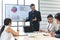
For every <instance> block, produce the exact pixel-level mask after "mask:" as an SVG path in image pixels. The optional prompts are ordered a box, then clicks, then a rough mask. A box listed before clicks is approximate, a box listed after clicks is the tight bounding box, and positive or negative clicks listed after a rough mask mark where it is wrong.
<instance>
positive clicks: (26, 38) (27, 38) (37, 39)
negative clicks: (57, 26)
mask: <svg viewBox="0 0 60 40" xmlns="http://www.w3.org/2000/svg"><path fill="white" fill-rule="evenodd" d="M16 39H17V40H60V38H55V37H51V36H50V34H49V33H44V32H38V33H37V32H34V33H27V34H26V35H19V36H18V37H16Z"/></svg>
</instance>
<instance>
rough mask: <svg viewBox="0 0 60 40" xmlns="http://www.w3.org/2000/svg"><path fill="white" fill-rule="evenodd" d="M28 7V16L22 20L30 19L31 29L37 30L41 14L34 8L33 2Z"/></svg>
mask: <svg viewBox="0 0 60 40" xmlns="http://www.w3.org/2000/svg"><path fill="white" fill-rule="evenodd" d="M30 8H31V11H30V12H29V17H28V19H26V20H24V21H30V27H32V29H33V31H39V26H40V24H39V22H40V21H41V14H40V12H39V11H37V10H36V9H35V5H34V4H31V5H30Z"/></svg>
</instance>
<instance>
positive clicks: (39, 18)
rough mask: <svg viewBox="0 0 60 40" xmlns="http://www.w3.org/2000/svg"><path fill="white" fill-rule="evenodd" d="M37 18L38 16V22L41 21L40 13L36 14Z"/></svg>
mask: <svg viewBox="0 0 60 40" xmlns="http://www.w3.org/2000/svg"><path fill="white" fill-rule="evenodd" d="M37 16H38V19H37V20H38V21H41V20H42V19H41V13H40V12H38V15H37Z"/></svg>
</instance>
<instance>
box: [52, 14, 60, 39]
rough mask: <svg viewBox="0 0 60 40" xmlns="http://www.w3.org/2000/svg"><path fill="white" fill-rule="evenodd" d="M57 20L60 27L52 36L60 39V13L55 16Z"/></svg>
mask: <svg viewBox="0 0 60 40" xmlns="http://www.w3.org/2000/svg"><path fill="white" fill-rule="evenodd" d="M55 19H56V22H57V24H58V25H59V26H58V29H57V30H56V31H55V32H54V33H51V34H52V36H55V37H56V38H60V13H57V14H56V15H55Z"/></svg>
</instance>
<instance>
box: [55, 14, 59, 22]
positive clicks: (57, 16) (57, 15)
mask: <svg viewBox="0 0 60 40" xmlns="http://www.w3.org/2000/svg"><path fill="white" fill-rule="evenodd" d="M55 19H58V20H59V21H60V13H57V14H56V15H55Z"/></svg>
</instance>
